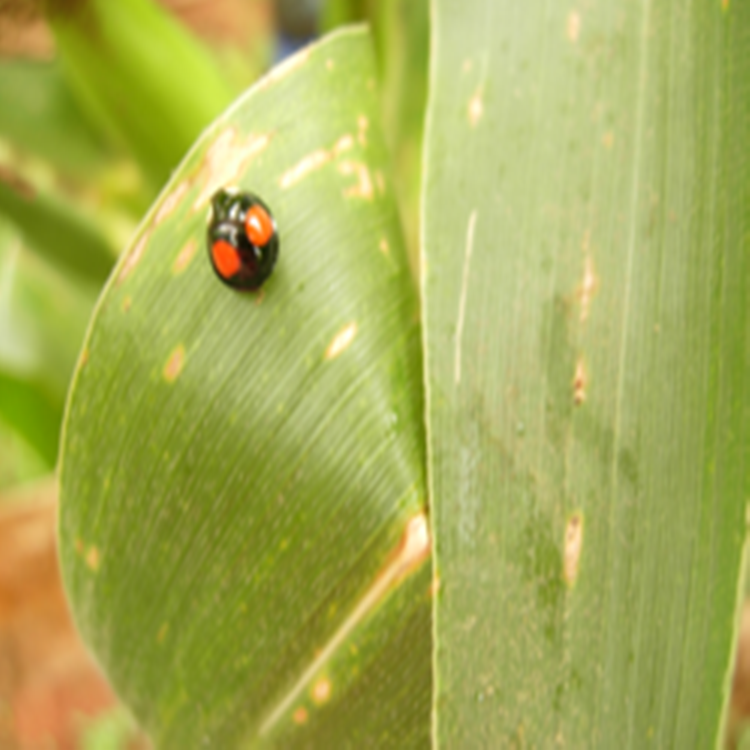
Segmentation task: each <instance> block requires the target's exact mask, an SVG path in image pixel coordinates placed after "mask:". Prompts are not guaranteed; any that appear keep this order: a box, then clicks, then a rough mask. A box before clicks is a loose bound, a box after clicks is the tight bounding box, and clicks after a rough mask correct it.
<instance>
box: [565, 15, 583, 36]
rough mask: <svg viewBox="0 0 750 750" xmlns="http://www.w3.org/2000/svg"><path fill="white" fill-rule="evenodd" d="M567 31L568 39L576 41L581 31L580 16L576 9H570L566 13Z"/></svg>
mask: <svg viewBox="0 0 750 750" xmlns="http://www.w3.org/2000/svg"><path fill="white" fill-rule="evenodd" d="M567 32H568V39H569V40H570V41H571V42H572V43H573V44H575V43H576V42H577V41H578V35H579V34H580V33H581V16H580V14H579V13H578V11H575V10H571V11H570V13H569V14H568V24H567Z"/></svg>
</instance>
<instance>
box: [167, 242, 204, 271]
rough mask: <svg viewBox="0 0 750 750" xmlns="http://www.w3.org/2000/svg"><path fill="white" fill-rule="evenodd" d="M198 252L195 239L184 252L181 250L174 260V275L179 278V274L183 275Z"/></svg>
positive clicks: (187, 243)
mask: <svg viewBox="0 0 750 750" xmlns="http://www.w3.org/2000/svg"><path fill="white" fill-rule="evenodd" d="M197 250H198V243H197V242H196V241H195V239H189V240H188V241H187V242H186V243H185V245H184V247H183V248H182V250H180V252H179V254H178V255H177V257H176V258H175V259H174V263H172V273H173V274H174V275H175V276H177V275H178V274H181V273H182V272H183V271H184V270H185V269H186V268H187V267H188V266H189V265H190V262H191V261H192V260H193V258H194V257H195V253H196V252H197Z"/></svg>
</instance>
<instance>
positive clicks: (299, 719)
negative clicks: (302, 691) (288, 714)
mask: <svg viewBox="0 0 750 750" xmlns="http://www.w3.org/2000/svg"><path fill="white" fill-rule="evenodd" d="M307 719H308V714H307V709H306V708H305V707H304V706H300V707H299V708H297V709H296V710H295V711H294V713H293V714H292V721H293V722H294V723H295V724H297V726H302V725H303V724H307Z"/></svg>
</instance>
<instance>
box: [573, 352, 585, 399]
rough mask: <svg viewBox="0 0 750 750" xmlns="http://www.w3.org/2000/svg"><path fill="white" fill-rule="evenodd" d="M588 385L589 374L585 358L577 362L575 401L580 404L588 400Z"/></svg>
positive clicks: (574, 377)
mask: <svg viewBox="0 0 750 750" xmlns="http://www.w3.org/2000/svg"><path fill="white" fill-rule="evenodd" d="M587 387H588V374H587V372H586V365H585V364H584V362H583V359H579V360H578V362H577V363H576V372H575V375H574V376H573V403H574V404H575V405H576V406H580V405H581V404H582V403H583V402H584V401H585V400H586V389H587Z"/></svg>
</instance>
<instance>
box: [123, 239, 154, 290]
mask: <svg viewBox="0 0 750 750" xmlns="http://www.w3.org/2000/svg"><path fill="white" fill-rule="evenodd" d="M150 236H151V230H150V229H147V230H146V231H145V232H144V233H143V235H142V236H141V238H140V239H139V240H138V242H137V243H136V245H135V247H134V248H133V249H132V250H131V251H130V253H128V256H127V258H125V262H124V263H123V264H122V268H121V269H120V275H119V276H118V277H117V283H118V284H122V282H123V281H125V279H126V278H127V277H128V276H129V275H130V274H131V272H132V271H133V269H134V268H135V267H136V266H137V265H138V262H139V261H140V259H141V258H142V257H143V253H144V252H145V250H146V245H147V244H148V240H149V237H150Z"/></svg>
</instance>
